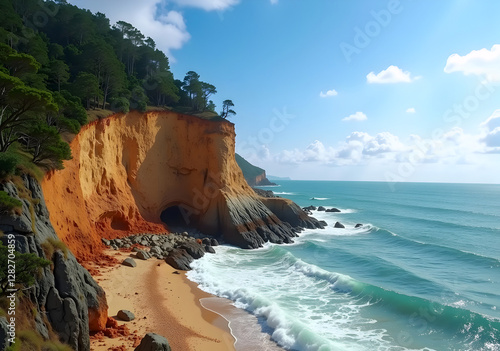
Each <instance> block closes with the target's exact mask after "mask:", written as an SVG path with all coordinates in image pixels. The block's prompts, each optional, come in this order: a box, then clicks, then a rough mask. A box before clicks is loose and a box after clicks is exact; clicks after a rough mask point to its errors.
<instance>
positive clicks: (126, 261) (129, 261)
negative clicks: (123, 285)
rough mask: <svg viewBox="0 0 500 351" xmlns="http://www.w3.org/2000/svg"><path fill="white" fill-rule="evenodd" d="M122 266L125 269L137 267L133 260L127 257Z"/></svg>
mask: <svg viewBox="0 0 500 351" xmlns="http://www.w3.org/2000/svg"><path fill="white" fill-rule="evenodd" d="M122 265H124V266H127V267H137V263H135V261H134V259H133V258H131V257H127V258H126V259H124V260H123V262H122Z"/></svg>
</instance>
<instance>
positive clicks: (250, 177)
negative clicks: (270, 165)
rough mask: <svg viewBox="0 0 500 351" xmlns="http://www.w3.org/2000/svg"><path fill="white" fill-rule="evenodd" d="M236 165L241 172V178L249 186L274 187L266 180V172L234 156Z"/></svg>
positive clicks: (236, 155)
mask: <svg viewBox="0 0 500 351" xmlns="http://www.w3.org/2000/svg"><path fill="white" fill-rule="evenodd" d="M235 159H236V163H237V164H238V166H239V167H240V168H241V171H242V172H243V177H245V180H246V181H247V183H248V185H250V186H268V185H276V184H275V183H272V182H270V181H269V179H267V176H266V171H265V170H264V169H262V168H260V167H257V166H254V165H253V164H251V163H250V162H248V161H247V160H245V159H244V158H243V157H241V156H240V155H238V154H235Z"/></svg>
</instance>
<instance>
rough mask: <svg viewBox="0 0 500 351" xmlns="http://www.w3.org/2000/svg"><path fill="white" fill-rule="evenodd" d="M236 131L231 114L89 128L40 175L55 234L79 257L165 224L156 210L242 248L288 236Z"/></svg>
mask: <svg viewBox="0 0 500 351" xmlns="http://www.w3.org/2000/svg"><path fill="white" fill-rule="evenodd" d="M234 137H235V133H234V125H233V124H231V123H229V122H225V121H222V122H214V121H207V120H203V119H199V118H196V117H192V116H186V115H180V114H177V113H173V112H150V113H146V114H140V113H136V112H134V113H129V114H127V115H116V116H113V117H110V118H107V119H104V120H100V121H98V122H97V123H94V124H91V125H89V126H86V127H85V128H84V129H83V130H82V131H81V132H80V134H79V135H78V136H77V137H76V138H75V139H74V141H73V142H72V144H71V149H72V151H73V159H72V160H70V161H67V162H65V164H64V166H65V169H63V170H61V171H55V172H53V173H51V174H49V175H47V176H46V178H45V179H44V181H43V183H42V187H43V191H44V194H45V197H46V200H47V206H48V208H49V211H50V219H51V222H52V224H53V226H54V227H55V229H56V232H57V234H58V235H59V237H60V238H61V240H63V241H64V242H65V243H66V244H67V245H68V246H69V247H70V248H71V250H72V251H73V252H74V253H75V255H76V256H77V257H78V258H79V259H81V260H88V259H93V258H95V257H97V255H98V254H99V253H100V250H101V248H102V246H101V245H102V244H101V241H100V239H101V238H102V237H104V238H108V239H110V238H116V237H121V236H125V235H128V234H131V233H140V232H150V233H159V232H165V231H168V228H167V226H166V225H165V223H163V222H162V213H163V219H164V220H167V222H169V221H172V223H175V224H180V223H182V224H184V223H185V224H187V225H191V226H194V227H197V228H198V229H200V230H202V231H203V232H205V233H206V234H211V235H223V237H224V238H225V239H226V240H227V241H228V242H231V243H234V244H236V245H239V246H241V247H247V248H251V247H258V246H260V245H261V244H262V243H263V242H264V241H267V240H271V241H274V242H288V241H290V237H292V236H294V235H295V231H296V230H294V229H292V226H291V225H289V224H287V223H283V222H282V221H281V220H280V219H279V216H276V215H275V213H273V212H272V211H271V210H270V209H269V208H268V207H266V206H265V205H264V203H263V202H262V201H261V198H260V197H258V196H257V195H256V194H255V193H254V192H253V190H252V189H251V188H250V187H249V186H248V185H247V183H246V182H245V180H244V178H243V175H242V173H241V170H240V169H239V167H238V166H237V164H236V162H235V159H234ZM283 206H285V207H287V206H286V204H285V205H283ZM275 207H276V208H279V206H275ZM166 209H168V210H167V211H166V212H164V211H165V210H166ZM173 217H176V218H173ZM310 223H315V225H316V224H317V223H316V222H314V221H312V222H310Z"/></svg>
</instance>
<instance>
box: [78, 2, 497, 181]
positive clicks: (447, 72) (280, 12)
mask: <svg viewBox="0 0 500 351" xmlns="http://www.w3.org/2000/svg"><path fill="white" fill-rule="evenodd" d="M72 3H74V4H75V5H78V6H80V7H85V8H89V9H90V10H91V11H93V12H96V11H101V12H104V13H105V14H106V15H107V16H108V17H109V18H110V19H111V21H112V22H116V21H118V20H125V21H128V22H130V23H132V24H133V25H135V26H136V27H137V28H139V29H140V30H141V31H142V32H143V33H144V34H145V35H147V36H151V37H152V38H153V39H154V40H155V41H156V42H157V44H158V46H159V47H160V48H161V49H162V50H164V51H165V52H167V53H168V55H169V57H170V59H171V68H172V71H173V72H174V74H175V75H176V77H177V78H180V79H182V78H183V77H184V75H185V73H186V72H187V71H189V70H194V71H196V72H198V73H199V74H200V75H201V79H202V80H205V81H207V82H210V83H212V84H214V85H215V86H216V87H217V90H218V94H217V96H216V97H215V99H214V100H215V102H216V104H217V105H218V108H219V109H220V105H221V101H222V100H224V99H232V100H233V102H234V104H235V108H234V109H235V110H236V111H237V115H236V116H235V117H233V118H232V119H231V120H232V121H233V122H234V123H235V124H236V132H237V138H236V142H237V145H236V150H237V152H239V153H240V154H241V155H242V156H243V157H245V158H247V159H248V160H249V161H250V162H252V163H254V164H256V165H258V166H260V167H263V168H265V169H266V170H267V172H268V174H273V175H278V176H290V177H291V178H293V179H325V180H376V181H388V182H389V183H391V184H392V183H397V182H400V181H437V182H486V183H499V182H500V177H499V174H500V172H499V171H500V162H499V161H500V26H499V25H498V13H500V2H498V1H495V0H484V1H480V2H479V1H474V0H457V1H451V0H441V1H434V0H421V1H416V0H400V1H398V0H383V1H375V0H353V1H340V0H338V1H335V0H330V1H327V0H315V1H305V0H240V1H238V0H172V1H159V0H144V1H141V2H136V1H132V0H124V1H121V2H119V3H118V2H115V1H107V2H106V1H97V0H87V1H79V0H73V1H72ZM497 45H498V46H497Z"/></svg>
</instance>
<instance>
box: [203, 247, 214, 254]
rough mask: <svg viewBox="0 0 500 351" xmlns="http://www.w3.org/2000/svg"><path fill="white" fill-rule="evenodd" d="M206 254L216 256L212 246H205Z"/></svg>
mask: <svg viewBox="0 0 500 351" xmlns="http://www.w3.org/2000/svg"><path fill="white" fill-rule="evenodd" d="M205 252H208V253H211V254H214V253H215V250H214V248H213V247H212V246H210V245H205Z"/></svg>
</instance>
